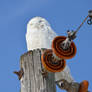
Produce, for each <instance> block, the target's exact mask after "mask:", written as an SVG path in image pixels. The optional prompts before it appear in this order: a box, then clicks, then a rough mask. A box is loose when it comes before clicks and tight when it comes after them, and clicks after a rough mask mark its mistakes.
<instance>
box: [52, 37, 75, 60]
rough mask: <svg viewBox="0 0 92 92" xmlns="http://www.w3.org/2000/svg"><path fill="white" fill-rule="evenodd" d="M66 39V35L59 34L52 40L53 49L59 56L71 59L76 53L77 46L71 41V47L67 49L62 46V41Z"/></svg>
mask: <svg viewBox="0 0 92 92" xmlns="http://www.w3.org/2000/svg"><path fill="white" fill-rule="evenodd" d="M65 39H66V37H65V36H57V37H55V38H54V40H53V41H52V50H53V52H54V53H55V54H56V56H58V57H59V58H63V59H71V58H73V57H74V56H75V54H76V46H75V44H74V43H73V42H71V45H70V47H69V48H68V49H67V50H64V49H62V48H61V43H62V42H63V41H64V40H65Z"/></svg>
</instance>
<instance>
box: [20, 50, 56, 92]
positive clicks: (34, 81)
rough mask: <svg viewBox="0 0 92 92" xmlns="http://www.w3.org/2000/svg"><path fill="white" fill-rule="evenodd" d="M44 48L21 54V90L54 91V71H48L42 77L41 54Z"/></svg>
mask: <svg viewBox="0 0 92 92" xmlns="http://www.w3.org/2000/svg"><path fill="white" fill-rule="evenodd" d="M43 51H44V49H41V50H40V49H36V50H33V51H29V52H27V53H25V54H24V55H22V56H21V59H20V68H21V69H23V72H24V74H23V76H22V78H21V79H20V81H21V92H56V86H55V80H54V73H48V75H47V76H46V77H45V78H44V77H43V76H42V74H41V70H42V69H43V66H42V63H41V54H42V52H43Z"/></svg>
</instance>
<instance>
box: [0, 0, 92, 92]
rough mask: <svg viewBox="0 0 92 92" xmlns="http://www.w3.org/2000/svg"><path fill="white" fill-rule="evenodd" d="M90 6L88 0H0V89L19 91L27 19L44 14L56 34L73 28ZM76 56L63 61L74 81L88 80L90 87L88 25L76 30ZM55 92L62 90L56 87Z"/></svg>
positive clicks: (91, 66)
mask: <svg viewBox="0 0 92 92" xmlns="http://www.w3.org/2000/svg"><path fill="white" fill-rule="evenodd" d="M90 9H92V0H0V92H19V90H20V86H19V85H20V83H19V80H18V78H17V76H16V75H14V74H13V71H14V70H19V60H20V56H21V55H22V54H23V53H25V52H26V51H27V47H26V40H25V33H26V25H27V22H28V21H29V20H30V19H31V18H32V17H35V16H41V17H44V18H46V19H47V20H48V21H49V23H50V24H51V26H52V28H53V30H55V32H56V33H57V34H58V35H66V30H68V29H70V30H72V29H73V30H75V29H76V28H77V27H78V26H79V25H80V23H81V22H82V20H83V19H84V18H85V17H86V16H87V14H88V10H90ZM74 42H75V44H76V47H77V54H76V56H75V57H74V58H73V59H71V60H68V61H67V64H68V65H69V66H70V68H71V73H72V76H73V77H74V79H75V80H76V81H77V82H81V81H82V80H88V81H89V83H90V86H89V90H90V91H92V25H91V26H89V25H87V23H85V24H84V26H83V27H82V28H81V29H80V32H78V35H77V38H76V40H74ZM57 92H63V91H61V90H60V89H59V88H57Z"/></svg>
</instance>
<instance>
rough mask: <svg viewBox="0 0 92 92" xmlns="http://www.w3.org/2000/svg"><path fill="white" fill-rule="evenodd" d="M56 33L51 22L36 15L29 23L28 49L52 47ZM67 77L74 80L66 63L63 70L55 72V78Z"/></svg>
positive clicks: (69, 80)
mask: <svg viewBox="0 0 92 92" xmlns="http://www.w3.org/2000/svg"><path fill="white" fill-rule="evenodd" d="M56 36H57V35H56V33H55V32H54V31H53V30H52V28H51V27H50V24H49V23H48V22H47V21H46V20H45V19H44V18H42V17H35V18H33V19H31V20H30V21H29V22H28V24H27V33H26V42H27V49H28V50H33V49H37V48H39V49H41V48H47V49H51V43H52V40H53V39H54V37H56ZM59 79H66V80H67V81H68V82H72V81H73V78H72V76H71V74H70V69H69V67H68V66H67V65H66V67H65V69H64V70H63V71H62V72H57V73H55V80H56V81H57V80H59Z"/></svg>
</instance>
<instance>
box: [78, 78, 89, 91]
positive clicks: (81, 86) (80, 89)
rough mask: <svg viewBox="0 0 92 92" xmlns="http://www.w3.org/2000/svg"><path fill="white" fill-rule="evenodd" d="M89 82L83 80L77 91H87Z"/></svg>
mask: <svg viewBox="0 0 92 92" xmlns="http://www.w3.org/2000/svg"><path fill="white" fill-rule="evenodd" d="M88 86H89V82H88V81H87V80H84V81H82V82H81V83H80V87H79V91H78V92H88Z"/></svg>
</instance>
